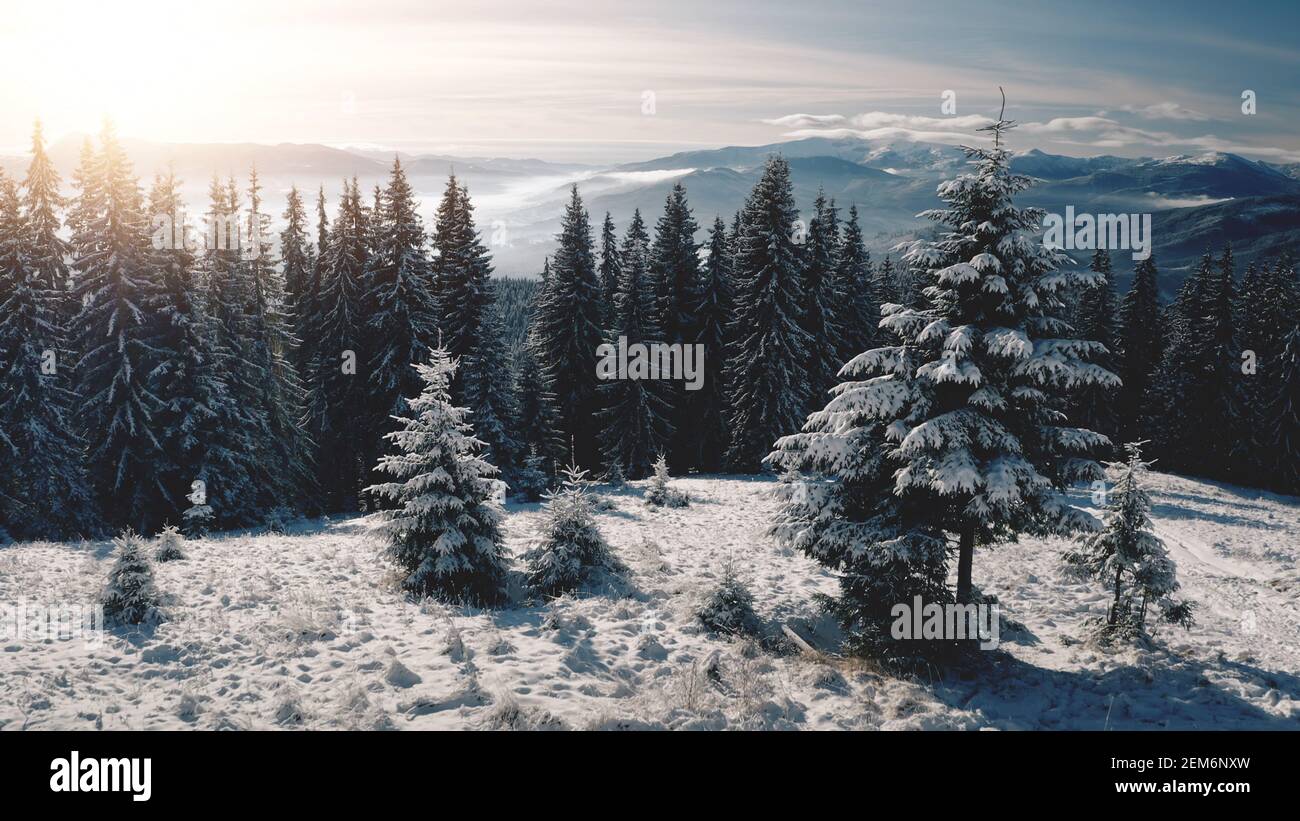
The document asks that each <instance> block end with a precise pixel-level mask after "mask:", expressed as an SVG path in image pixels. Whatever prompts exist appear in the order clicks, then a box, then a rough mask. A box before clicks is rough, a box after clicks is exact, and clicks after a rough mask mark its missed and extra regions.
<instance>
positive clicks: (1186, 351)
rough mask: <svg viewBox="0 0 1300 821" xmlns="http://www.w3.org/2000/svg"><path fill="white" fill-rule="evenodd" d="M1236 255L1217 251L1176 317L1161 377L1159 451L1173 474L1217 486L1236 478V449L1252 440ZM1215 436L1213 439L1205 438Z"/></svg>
mask: <svg viewBox="0 0 1300 821" xmlns="http://www.w3.org/2000/svg"><path fill="white" fill-rule="evenodd" d="M1234 291H1235V281H1234V278H1233V260H1232V251H1231V249H1225V250H1224V254H1223V256H1222V257H1221V258H1220V259H1219V261H1218V263H1217V265H1216V263H1215V260H1214V258H1213V256H1212V255H1211V254H1210V252H1209V251H1206V253H1205V255H1204V256H1203V257H1202V258H1201V261H1200V264H1199V265H1198V266H1197V269H1196V271H1195V272H1194V273H1193V274H1192V275H1191V276H1190V277H1188V279H1187V281H1186V282H1184V283H1183V286H1182V288H1180V289H1179V292H1178V297H1177V299H1176V300H1175V301H1174V304H1173V306H1172V307H1171V308H1170V311H1169V322H1168V334H1167V338H1166V340H1165V351H1164V357H1163V358H1162V360H1161V362H1160V365H1159V368H1158V370H1157V373H1156V375H1155V376H1154V377H1153V385H1152V398H1153V401H1154V413H1155V414H1156V417H1155V419H1154V420H1153V421H1152V423H1151V430H1152V432H1153V434H1154V439H1153V442H1152V445H1153V447H1152V449H1153V450H1154V451H1155V453H1156V455H1157V456H1159V457H1160V460H1161V463H1162V464H1164V465H1166V466H1167V467H1168V468H1169V469H1171V470H1178V471H1184V472H1187V473H1192V474H1195V475H1199V476H1208V477H1211V478H1214V479H1229V478H1231V474H1232V472H1233V470H1232V468H1233V465H1232V462H1231V443H1232V442H1233V441H1235V440H1236V439H1238V438H1240V437H1241V436H1243V435H1244V431H1243V430H1242V428H1243V427H1244V425H1245V422H1244V420H1243V419H1242V415H1241V413H1240V409H1239V408H1238V407H1237V398H1238V385H1239V379H1240V378H1241V377H1242V373H1241V370H1240V367H1241V360H1240V358H1239V351H1238V350H1237V347H1238V346H1237V344H1236V334H1235V330H1234V327H1233V315H1232V314H1233V311H1232V307H1233V303H1235V301H1236V299H1235V297H1234ZM1205 430H1212V431H1215V434H1216V435H1215V436H1212V437H1208V438H1207V437H1205V436H1203V435H1202V431H1205Z"/></svg>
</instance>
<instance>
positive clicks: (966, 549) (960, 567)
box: [957, 525, 975, 604]
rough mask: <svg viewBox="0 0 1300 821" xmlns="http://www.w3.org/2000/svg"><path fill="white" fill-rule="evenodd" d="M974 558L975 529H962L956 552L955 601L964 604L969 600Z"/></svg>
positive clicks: (971, 527)
mask: <svg viewBox="0 0 1300 821" xmlns="http://www.w3.org/2000/svg"><path fill="white" fill-rule="evenodd" d="M974 558H975V527H974V525H967V526H966V527H964V528H962V531H961V541H960V543H959V544H958V550H957V601H958V602H960V603H962V604H966V603H967V602H969V601H970V598H971V595H970V594H971V581H970V571H971V564H972V562H973V561H974Z"/></svg>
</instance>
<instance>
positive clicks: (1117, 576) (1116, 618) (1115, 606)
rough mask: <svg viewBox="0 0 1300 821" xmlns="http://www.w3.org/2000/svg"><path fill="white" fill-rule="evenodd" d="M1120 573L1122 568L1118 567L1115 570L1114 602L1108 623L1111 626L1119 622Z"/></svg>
mask: <svg viewBox="0 0 1300 821" xmlns="http://www.w3.org/2000/svg"><path fill="white" fill-rule="evenodd" d="M1122 572H1123V568H1120V567H1117V568H1115V602H1114V604H1112V605H1111V606H1110V621H1109V623H1110V624H1111V625H1114V624H1115V623H1116V622H1118V621H1119V601H1120V590H1121V589H1122V586H1121V585H1122V583H1123V577H1122V576H1121V575H1120V574H1121V573H1122Z"/></svg>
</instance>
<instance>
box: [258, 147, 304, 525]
mask: <svg viewBox="0 0 1300 821" xmlns="http://www.w3.org/2000/svg"><path fill="white" fill-rule="evenodd" d="M270 222H271V217H270V215H269V214H265V213H263V212H262V188H261V185H260V184H259V182H258V176H257V169H256V168H253V169H251V170H250V172H249V180H248V211H247V221H246V223H245V233H246V236H247V241H248V244H247V246H246V247H242V248H241V255H242V256H243V257H244V258H245V259H246V260H247V266H246V267H245V268H244V271H245V272H246V274H247V276H248V286H247V289H246V293H248V294H249V295H250V297H251V299H250V301H249V303H248V306H247V309H246V310H247V313H248V316H249V321H250V330H251V336H250V342H251V345H250V349H249V355H250V359H249V361H248V362H246V363H244V364H243V367H244V368H246V369H248V370H249V372H250V374H251V375H252V376H253V377H254V378H255V379H256V384H257V387H258V393H257V401H258V402H259V406H260V408H261V410H262V412H263V414H264V415H265V417H266V420H267V432H268V438H267V440H266V442H265V446H264V449H263V451H262V452H261V454H260V458H261V460H262V461H263V462H265V463H270V464H269V465H268V466H267V468H266V469H265V470H264V474H265V475H266V481H265V484H264V485H262V486H261V487H260V488H259V490H260V491H261V503H260V507H262V509H264V510H267V511H270V510H272V509H274V508H276V507H280V506H284V505H298V504H299V503H301V502H303V501H305V497H306V496H307V495H309V494H308V493H307V489H308V488H309V487H311V485H312V479H313V471H312V467H311V463H310V458H309V446H310V439H309V438H308V436H307V433H306V430H305V429H304V428H303V424H302V422H303V419H304V418H305V417H306V402H307V399H306V390H305V389H304V387H303V384H302V381H301V378H300V377H299V375H298V372H297V369H296V368H295V367H294V363H293V359H292V356H293V350H294V348H296V347H297V344H298V340H297V339H296V338H295V337H294V335H293V327H292V318H291V316H289V315H287V314H286V313H285V289H284V280H283V278H282V276H281V271H280V268H279V264H278V260H276V259H275V256H274V244H273V241H272V237H271V231H270Z"/></svg>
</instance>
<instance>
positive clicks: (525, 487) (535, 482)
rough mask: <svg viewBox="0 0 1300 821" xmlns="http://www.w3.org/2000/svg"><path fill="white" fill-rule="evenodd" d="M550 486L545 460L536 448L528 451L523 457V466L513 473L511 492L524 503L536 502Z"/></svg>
mask: <svg viewBox="0 0 1300 821" xmlns="http://www.w3.org/2000/svg"><path fill="white" fill-rule="evenodd" d="M550 485H551V478H550V476H549V475H548V473H547V471H546V460H545V459H543V458H542V456H541V454H539V453H538V452H537V449H536V448H533V449H530V450H529V451H528V455H527V456H525V457H524V461H523V465H522V466H521V467H520V468H519V470H518V471H516V472H515V481H514V484H513V485H512V486H511V490H513V491H514V492H515V494H517V495H518V496H519V498H521V499H523V500H524V501H525V502H536V501H539V500H541V498H542V496H543V495H544V494H545V493H546V491H547V489H548V488H549V487H550Z"/></svg>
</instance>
